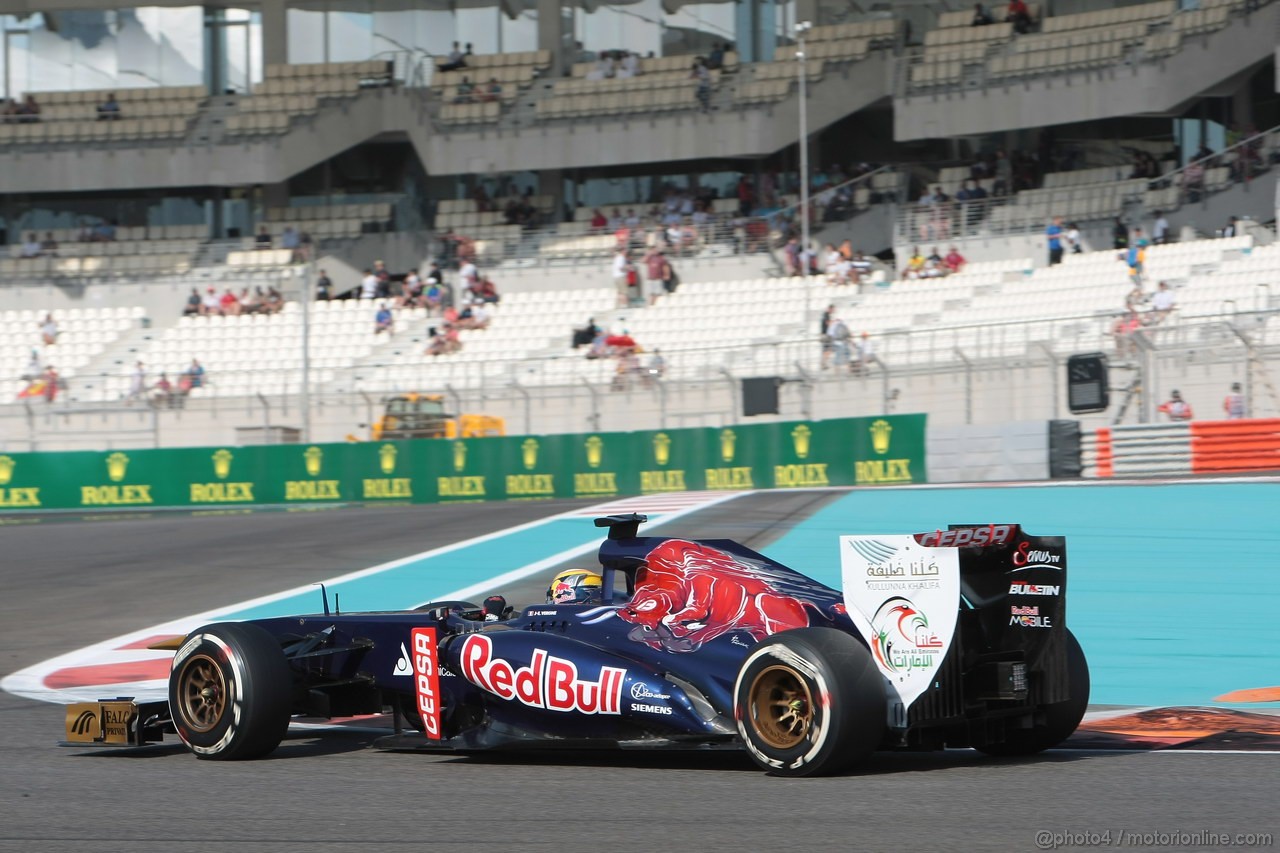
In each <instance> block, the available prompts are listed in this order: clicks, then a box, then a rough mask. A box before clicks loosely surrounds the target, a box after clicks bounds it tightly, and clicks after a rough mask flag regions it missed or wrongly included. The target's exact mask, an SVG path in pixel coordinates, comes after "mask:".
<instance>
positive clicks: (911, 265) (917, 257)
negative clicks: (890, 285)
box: [903, 246, 925, 279]
mask: <svg viewBox="0 0 1280 853" xmlns="http://www.w3.org/2000/svg"><path fill="white" fill-rule="evenodd" d="M924 265H925V260H924V255H922V254H920V247H919V246H913V247H912V249H911V257H909V258H907V269H906V272H905V273H904V274H903V278H908V279H917V278H922V277H923V276H924Z"/></svg>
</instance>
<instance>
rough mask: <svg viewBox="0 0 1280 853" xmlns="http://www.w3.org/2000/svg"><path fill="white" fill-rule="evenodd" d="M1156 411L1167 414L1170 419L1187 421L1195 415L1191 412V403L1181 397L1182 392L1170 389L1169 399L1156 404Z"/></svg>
mask: <svg viewBox="0 0 1280 853" xmlns="http://www.w3.org/2000/svg"><path fill="white" fill-rule="evenodd" d="M1156 411H1157V412H1163V413H1164V414H1166V415H1168V416H1169V420H1171V421H1189V420H1191V419H1192V418H1193V417H1195V416H1194V415H1193V414H1192V412H1191V404H1190V403H1188V402H1187V401H1186V400H1184V399H1182V394H1180V393H1179V392H1177V391H1170V392H1169V399H1168V400H1167V401H1166V402H1164V403H1161V404H1160V405H1159V406H1157V407H1156Z"/></svg>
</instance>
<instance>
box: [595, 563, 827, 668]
mask: <svg viewBox="0 0 1280 853" xmlns="http://www.w3.org/2000/svg"><path fill="white" fill-rule="evenodd" d="M645 563H646V565H645V566H644V567H643V568H641V569H640V570H639V571H638V572H637V573H636V589H635V595H633V596H632V598H631V602H630V603H629V604H628V605H627V606H625V607H622V608H620V609H619V610H618V618H620V619H622V621H624V622H630V623H631V624H633V625H635V627H634V628H632V629H631V631H630V633H628V635H627V636H628V638H629V639H631V640H635V641H637V642H641V643H644V644H646V645H648V646H651V647H653V648H655V649H664V650H666V651H669V652H692V651H695V650H696V649H698V648H699V647H700V646H701V645H702V644H703V643H706V642H709V641H711V640H714V639H715V638H716V637H719V636H721V635H723V634H727V633H730V632H733V631H737V632H742V633H746V634H750V635H751V637H752V638H753V639H755V640H762V639H764V638H765V637H767V636H769V635H770V634H775V633H777V632H778V631H785V630H788V629H790V628H804V627H807V626H808V625H809V614H810V611H813V612H817V609H818V608H817V607H816V605H814V604H813V603H811V602H808V601H804V600H802V599H799V598H796V597H794V596H790V595H785V594H783V593H781V592H779V591H778V590H776V589H775V588H774V587H772V586H771V585H770V584H769V583H768V582H767V581H766V580H765V579H764V578H762V577H760V576H759V575H758V574H757V573H755V572H753V571H752V569H751V567H750V566H748V565H746V564H744V563H743V562H741V561H740V560H737V559H735V558H734V557H733V556H731V555H729V554H726V553H724V552H723V551H718V550H716V549H715V548H709V547H707V546H705V545H699V544H697V543H694V542H687V541H684V540H682V539H669V540H667V541H666V542H663V543H662V544H661V545H659V546H658V547H657V548H654V549H653V550H652V551H651V552H649V555H648V557H647V558H646V561H645ZM806 608H808V609H806Z"/></svg>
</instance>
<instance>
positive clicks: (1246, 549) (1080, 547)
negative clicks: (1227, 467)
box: [764, 482, 1280, 708]
mask: <svg viewBox="0 0 1280 853" xmlns="http://www.w3.org/2000/svg"><path fill="white" fill-rule="evenodd" d="M973 522H981V523H987V522H990V523H997V524H998V523H1002V522H1017V523H1019V524H1021V525H1023V527H1025V528H1026V529H1027V530H1028V531H1029V532H1031V533H1038V534H1061V535H1064V536H1066V537H1067V554H1068V572H1067V576H1068V581H1067V584H1068V598H1067V624H1068V625H1069V626H1070V627H1071V630H1072V631H1073V632H1074V633H1075V635H1076V636H1077V637H1078V638H1079V640H1080V643H1081V645H1082V646H1083V647H1084V650H1085V654H1086V656H1087V657H1088V658H1089V667H1090V671H1091V674H1092V678H1093V690H1092V696H1091V698H1090V703H1091V704H1095V705H1098V704H1103V705H1108V704H1114V705H1209V704H1212V701H1213V699H1214V697H1215V696H1220V695H1222V694H1224V693H1227V692H1229V691H1232V690H1240V689H1243V688H1249V687H1273V686H1280V484H1275V483H1265V482H1254V483H1250V482H1238V483H1170V484H1153V485H1134V486H1129V485H1103V484H1098V485H1079V486H1052V485H1046V486H1041V487H1030V488H966V487H957V488H954V489H871V490H861V491H855V492H851V493H849V494H848V495H847V496H845V497H842V498H840V499H839V500H837V501H835V502H834V503H832V504H830V505H828V506H827V507H826V508H824V509H822V510H821V511H819V512H817V513H815V514H814V515H813V516H811V517H809V518H807V519H804V520H802V521H799V522H797V523H796V524H795V526H794V527H793V528H792V530H791V531H790V532H789V533H787V534H786V535H785V536H783V537H782V539H780V540H779V541H777V542H775V543H773V545H771V546H769V547H768V548H766V549H764V550H765V551H766V552H767V553H768V554H769V556H770V557H773V558H774V559H776V560H778V561H779V562H781V563H784V564H786V565H789V566H793V567H794V568H796V569H799V570H800V571H803V572H805V573H806V574H810V575H812V576H813V577H815V578H817V579H818V580H821V581H822V582H823V583H826V584H829V585H831V586H835V587H837V588H838V587H839V586H840V563H839V554H838V548H837V544H836V542H837V539H836V537H837V536H839V535H841V534H853V533H873V534H874V533H880V534H883V533H918V532H921V531H925V530H933V529H935V528H938V527H943V528H945V527H946V526H947V525H948V524H956V523H973ZM1252 707H1255V708H1262V707H1275V706H1274V705H1271V706H1257V705H1255V706H1252Z"/></svg>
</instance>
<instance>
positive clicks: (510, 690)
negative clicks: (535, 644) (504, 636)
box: [462, 634, 627, 714]
mask: <svg viewBox="0 0 1280 853" xmlns="http://www.w3.org/2000/svg"><path fill="white" fill-rule="evenodd" d="M462 676H463V678H465V679H467V680H468V681H470V682H471V683H472V684H474V685H476V686H477V687H479V688H481V689H482V690H485V691H486V692H489V693H492V694H493V695H495V696H497V697H499V698H501V699H508V700H513V699H514V700H516V701H519V702H522V703H524V704H525V705H528V706H529V707H530V708H545V709H546V710H548V711H564V712H569V711H576V712H578V713H579V714H621V713H622V683H623V682H624V681H625V680H626V677H627V671H626V670H625V669H621V668H618V667H612V666H602V667H600V675H599V677H598V678H596V679H594V680H591V679H586V678H583V677H581V676H580V675H579V674H578V667H577V665H576V664H575V663H574V662H573V661H571V660H565V659H564V658H558V657H556V656H555V655H553V654H550V653H548V652H547V651H545V650H543V649H534V650H533V656H532V659H531V660H530V662H529V665H528V666H521V667H515V666H512V664H511V663H510V662H509V661H505V660H503V659H502V658H495V657H494V656H493V640H491V639H489V638H488V637H486V636H484V635H483V634H474V635H472V636H470V637H468V638H467V641H466V642H465V643H463V645H462Z"/></svg>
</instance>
